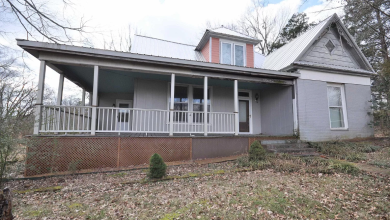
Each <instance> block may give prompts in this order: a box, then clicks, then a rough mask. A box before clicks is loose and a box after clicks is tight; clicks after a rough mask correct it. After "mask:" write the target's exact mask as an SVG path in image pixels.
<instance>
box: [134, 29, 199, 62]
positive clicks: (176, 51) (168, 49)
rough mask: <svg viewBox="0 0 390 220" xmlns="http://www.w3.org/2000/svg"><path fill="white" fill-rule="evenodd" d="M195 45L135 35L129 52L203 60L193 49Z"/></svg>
mask: <svg viewBox="0 0 390 220" xmlns="http://www.w3.org/2000/svg"><path fill="white" fill-rule="evenodd" d="M195 47H196V46H193V45H188V44H182V43H176V42H171V41H166V40H162V39H157V38H152V37H146V36H141V35H135V36H134V40H133V44H132V46H131V53H137V54H144V55H151V56H159V57H169V58H176V59H183V60H194V61H203V62H205V61H206V60H205V58H204V57H203V55H202V54H201V53H200V52H199V51H195Z"/></svg>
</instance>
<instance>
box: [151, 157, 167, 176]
mask: <svg viewBox="0 0 390 220" xmlns="http://www.w3.org/2000/svg"><path fill="white" fill-rule="evenodd" d="M166 170H167V165H166V164H165V163H164V161H163V158H162V157H161V156H160V155H159V154H153V155H152V157H151V158H150V167H149V178H152V179H160V178H162V177H163V176H165V172H166Z"/></svg>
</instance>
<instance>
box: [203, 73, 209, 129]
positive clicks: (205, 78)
mask: <svg viewBox="0 0 390 220" xmlns="http://www.w3.org/2000/svg"><path fill="white" fill-rule="evenodd" d="M207 90H208V78H207V76H205V77H204V85H203V124H204V136H207Z"/></svg>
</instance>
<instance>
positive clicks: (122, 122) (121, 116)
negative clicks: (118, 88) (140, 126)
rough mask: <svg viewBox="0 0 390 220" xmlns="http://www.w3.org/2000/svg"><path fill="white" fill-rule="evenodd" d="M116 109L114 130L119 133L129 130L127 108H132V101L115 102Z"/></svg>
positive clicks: (128, 112)
mask: <svg viewBox="0 0 390 220" xmlns="http://www.w3.org/2000/svg"><path fill="white" fill-rule="evenodd" d="M116 106H117V108H119V109H118V112H117V116H116V117H117V118H116V129H117V130H119V131H126V130H127V131H130V130H131V115H130V111H129V110H128V109H129V108H132V107H133V100H121V99H117V100H116Z"/></svg>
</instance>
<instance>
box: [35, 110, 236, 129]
mask: <svg viewBox="0 0 390 220" xmlns="http://www.w3.org/2000/svg"><path fill="white" fill-rule="evenodd" d="M93 108H96V111H97V114H96V115H97V116H96V129H95V130H96V132H118V133H120V132H130V133H131V132H133V133H169V131H170V127H169V122H170V120H171V118H170V117H171V116H170V112H171V113H172V117H173V128H172V129H173V133H203V132H204V128H205V127H204V126H205V123H207V125H206V127H207V131H208V133H231V134H233V133H234V127H235V126H234V122H235V120H234V117H235V113H232V112H207V113H206V115H205V113H204V112H203V111H183V110H173V111H170V110H167V109H141V108H119V107H92V106H64V105H43V106H42V116H41V126H40V132H55V133H58V132H91V124H92V123H91V122H92V109H93ZM119 110H120V111H119Z"/></svg>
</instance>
